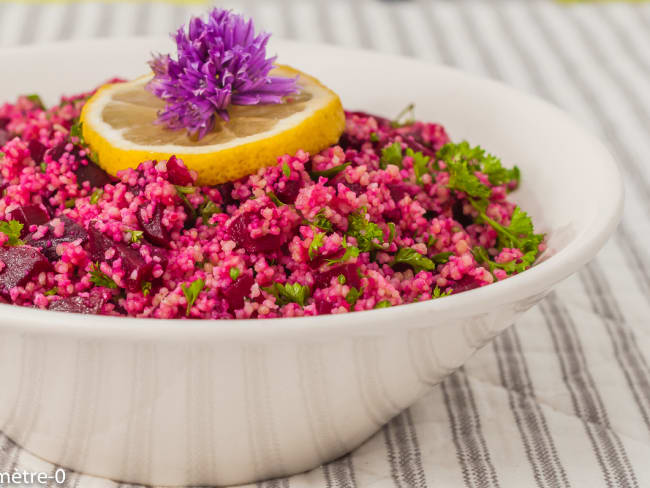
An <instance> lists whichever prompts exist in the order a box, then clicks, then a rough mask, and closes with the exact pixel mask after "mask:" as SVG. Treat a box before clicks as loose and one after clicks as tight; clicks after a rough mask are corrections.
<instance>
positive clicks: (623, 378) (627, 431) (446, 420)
mask: <svg viewBox="0 0 650 488" xmlns="http://www.w3.org/2000/svg"><path fill="white" fill-rule="evenodd" d="M220 5H221V6H225V7H230V8H234V9H236V10H239V11H242V12H244V13H246V14H249V15H251V16H253V17H254V18H255V19H256V21H257V23H258V24H259V25H261V26H262V27H263V28H265V29H267V30H269V31H271V32H274V33H275V34H276V35H277V36H282V37H288V38H296V39H303V40H310V41H326V42H332V43H337V44H342V45H346V46H355V47H366V48H372V49H377V50H381V51H386V52H391V53H401V54H403V55H407V56H416V57H419V58H422V59H425V60H429V61H431V62H437V63H445V64H449V65H453V66H457V67H459V68H462V69H464V70H467V71H470V72H475V73H478V74H481V75H485V76H489V77H492V78H497V79H501V80H504V81H506V82H507V83H509V84H511V85H514V86H516V87H519V88H521V89H523V90H525V91H528V92H533V93H536V94H538V95H539V96H541V97H543V98H545V99H547V100H549V101H551V102H552V103H554V104H556V105H558V106H560V107H562V108H563V109H565V110H567V111H568V112H570V113H572V114H573V116H574V117H575V118H577V119H578V120H580V121H581V122H582V123H583V124H584V125H585V126H587V127H588V128H590V129H591V130H592V131H593V132H595V133H597V134H598V135H600V136H601V137H602V138H603V139H604V140H605V141H606V143H607V144H608V145H609V147H610V148H611V150H612V151H613V152H614V154H615V155H616V156H617V157H618V159H619V161H620V162H621V165H622V168H623V172H624V174H625V179H626V183H627V203H626V212H625V216H624V219H623V222H622V224H621V226H620V228H619V230H618V232H617V234H616V235H615V237H614V238H613V239H612V241H611V242H610V243H609V244H608V245H607V247H606V248H605V249H604V250H603V251H602V253H601V254H600V255H599V256H598V258H597V259H596V260H595V261H593V262H592V263H591V264H590V265H589V266H588V267H586V268H585V269H584V270H583V271H582V272H580V273H579V274H578V275H577V276H575V277H573V278H571V279H569V280H567V281H566V282H564V283H563V284H562V285H561V286H559V288H558V289H557V290H556V291H555V292H554V293H553V294H552V295H551V296H550V297H549V298H548V299H547V300H546V301H545V302H543V303H542V305H540V306H539V307H536V308H535V309H533V310H532V311H531V312H529V313H528V314H527V315H526V316H525V317H524V318H523V319H522V320H521V321H520V322H519V323H518V324H517V325H516V326H515V327H513V328H512V329H511V330H509V331H508V332H506V333H504V334H503V335H501V336H500V337H498V338H497V339H496V340H495V341H494V342H493V344H492V345H491V346H488V347H487V348H485V349H484V350H482V351H481V352H480V353H479V354H478V355H477V356H476V357H474V358H473V359H472V360H471V361H470V362H468V363H467V364H466V366H465V367H464V368H463V369H462V370H460V371H459V372H457V373H456V374H454V375H453V376H452V377H450V378H449V379H448V380H447V381H445V382H444V383H443V384H442V385H441V386H440V387H437V388H434V389H433V390H432V391H431V393H430V394H429V395H428V396H427V397H426V398H424V399H423V400H421V401H420V402H418V403H417V404H416V405H414V406H413V407H411V408H410V409H409V410H408V411H405V412H403V413H402V414H401V415H399V416H398V417H396V418H395V419H393V421H392V422H390V423H389V424H388V425H387V426H385V427H384V428H383V429H382V431H381V432H379V433H377V434H376V435H375V436H374V437H373V438H372V439H371V440H369V441H368V442H367V443H366V444H365V445H364V446H362V447H361V448H359V449H358V450H357V451H355V452H354V453H352V454H351V455H349V456H346V457H344V458H343V459H340V460H338V461H336V462H334V463H331V464H329V465H327V466H323V467H322V468H320V469H316V470H314V471H312V472H310V473H306V474H303V475H299V476H295V477H292V478H290V479H283V480H274V481H269V482H264V483H260V484H259V485H260V486H262V487H265V488H266V487H268V488H270V487H298V486H313V487H321V486H326V487H337V488H352V487H371V486H372V487H384V486H386V487H388V486H396V487H450V486H468V487H477V488H478V487H498V486H501V487H529V486H530V487H540V488H541V487H570V486H573V487H587V486H588V487H600V486H607V487H650V462H649V461H650V368H649V366H648V363H649V362H650V323H649V318H650V256H649V254H648V244H647V243H648V241H649V240H650V219H648V216H649V213H650V207H649V203H650V164H648V154H650V137H649V136H650V50H649V49H648V46H650V4H642V3H623V2H612V3H598V4H582V5H575V4H573V5H570V6H567V5H562V4H558V3H553V2H550V1H543V0H528V1H525V2H523V1H516V0H511V1H507V0H486V1H470V0H457V1H454V2H452V1H442V0H441V1H426V0H422V1H416V0H411V1H402V2H397V1H394V2H375V1H371V0H367V1H364V0H350V1H342V0H323V1H322V2H317V1H316V0H312V1H308V0H231V1H224V2H220ZM205 8H206V7H205V5H200V4H192V5H182V4H181V5H179V4H154V3H128V2H117V3H107V4H103V3H69V4H61V3H48V4H43V5H41V4H29V3H18V2H16V3H12V2H0V46H10V45H16V44H29V43H38V42H47V41H52V40H57V39H78V38H90V37H108V36H126V35H157V34H165V33H167V32H169V31H170V30H172V29H173V28H174V27H176V26H177V25H178V24H180V23H182V22H185V21H186V20H187V19H188V18H189V16H190V15H191V14H193V13H200V12H201V11H203V10H204V9H205ZM403 75H404V76H408V75H409V74H408V73H404V74H403ZM443 122H444V121H443ZM13 468H20V469H27V470H34V471H42V470H48V471H52V472H54V470H55V469H56V468H57V467H56V466H51V465H48V464H47V463H44V462H43V461H40V460H38V459H36V458H35V457H33V456H31V455H30V454H28V453H26V452H24V451H22V450H21V449H20V447H19V446H17V445H15V444H14V443H13V442H12V441H11V440H10V439H8V438H6V437H0V471H6V470H10V469H13ZM67 485H69V486H81V487H91V486H92V487H100V486H106V487H113V486H115V484H114V483H111V482H109V481H105V480H99V479H95V478H91V477H87V476H81V475H76V474H75V473H70V474H69V476H68V481H67Z"/></svg>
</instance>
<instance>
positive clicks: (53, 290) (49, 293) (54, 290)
mask: <svg viewBox="0 0 650 488" xmlns="http://www.w3.org/2000/svg"><path fill="white" fill-rule="evenodd" d="M57 293H59V288H58V287H56V286H55V287H54V288H50V289H49V290H47V291H46V292H44V293H43V295H45V296H47V297H51V296H52V295H56V294H57Z"/></svg>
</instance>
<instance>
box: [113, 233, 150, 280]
mask: <svg viewBox="0 0 650 488" xmlns="http://www.w3.org/2000/svg"><path fill="white" fill-rule="evenodd" d="M114 246H115V249H116V250H117V253H116V255H115V257H116V258H121V259H122V269H123V270H124V280H125V282H126V289H127V290H129V291H133V292H139V291H141V289H142V283H143V282H145V281H150V280H151V277H152V271H153V262H151V263H146V262H145V260H144V258H143V257H142V256H141V255H140V253H139V252H138V251H137V250H136V249H133V248H131V247H129V246H127V245H126V244H124V243H122V242H116V243H114Z"/></svg>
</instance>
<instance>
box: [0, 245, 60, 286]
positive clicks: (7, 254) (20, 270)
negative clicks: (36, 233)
mask: <svg viewBox="0 0 650 488" xmlns="http://www.w3.org/2000/svg"><path fill="white" fill-rule="evenodd" d="M0 261H2V262H3V263H4V264H5V267H4V268H3V269H2V271H0V293H3V294H5V295H8V294H9V291H10V290H11V289H12V288H14V287H16V286H20V285H24V284H25V283H26V282H27V281H28V280H29V279H30V278H31V277H32V276H34V275H36V274H38V273H40V272H41V271H47V270H49V269H50V262H49V261H48V260H47V259H46V257H45V256H43V255H42V254H41V253H40V251H39V250H38V249H36V248H34V247H31V246H17V247H8V248H0Z"/></svg>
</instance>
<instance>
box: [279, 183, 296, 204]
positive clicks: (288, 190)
mask: <svg viewBox="0 0 650 488" xmlns="http://www.w3.org/2000/svg"><path fill="white" fill-rule="evenodd" d="M301 183H302V182H301V181H299V180H289V181H285V182H284V187H283V188H282V189H280V188H276V190H275V195H276V196H277V197H278V198H279V199H280V201H281V202H282V203H286V204H291V203H294V202H295V201H296V198H297V197H298V192H299V191H300V186H301Z"/></svg>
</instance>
